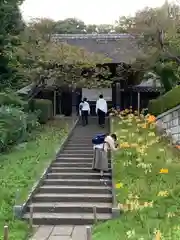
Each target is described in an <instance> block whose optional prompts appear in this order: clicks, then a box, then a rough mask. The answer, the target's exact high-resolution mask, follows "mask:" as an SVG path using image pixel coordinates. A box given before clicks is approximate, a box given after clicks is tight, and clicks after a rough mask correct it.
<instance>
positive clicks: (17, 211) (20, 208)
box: [13, 118, 79, 219]
mask: <svg viewBox="0 0 180 240" xmlns="http://www.w3.org/2000/svg"><path fill="white" fill-rule="evenodd" d="M78 121H79V118H78V119H77V120H76V121H75V122H74V124H73V126H72V128H71V129H70V131H69V133H68V135H67V136H66V137H65V138H64V140H63V141H62V143H61V146H60V147H58V149H57V150H56V151H55V156H57V154H60V153H61V152H62V151H63V149H64V147H65V145H66V143H67V141H68V140H69V138H70V137H71V135H72V133H73V130H74V128H75V127H76V125H77V123H78ZM54 161H55V160H53V161H52V162H51V163H50V164H49V166H48V167H47V168H46V169H45V170H44V172H43V174H42V175H41V177H40V179H39V180H38V181H37V182H36V183H35V184H34V186H33V187H32V189H31V191H30V193H29V195H28V197H27V199H26V200H25V202H24V203H23V204H22V205H14V207H13V213H14V216H15V217H16V218H18V219H21V218H22V216H23V214H24V212H25V211H26V209H27V206H28V204H29V202H30V201H31V199H32V197H33V195H34V194H35V193H36V191H37V190H38V188H39V186H40V185H41V184H42V182H43V180H44V179H45V178H46V176H47V174H48V171H49V169H50V167H51V165H52V163H53V162H54Z"/></svg>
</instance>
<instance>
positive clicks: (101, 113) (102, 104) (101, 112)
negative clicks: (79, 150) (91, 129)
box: [96, 94, 107, 127]
mask: <svg viewBox="0 0 180 240" xmlns="http://www.w3.org/2000/svg"><path fill="white" fill-rule="evenodd" d="M106 113H107V102H106V100H105V99H104V98H103V95H102V94H101V95H100V96H99V99H98V100H97V102H96V114H97V115H98V123H99V125H100V126H102V127H103V126H104V125H105V117H106Z"/></svg>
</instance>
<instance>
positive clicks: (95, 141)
mask: <svg viewBox="0 0 180 240" xmlns="http://www.w3.org/2000/svg"><path fill="white" fill-rule="evenodd" d="M105 137H106V134H97V135H96V136H95V137H93V139H92V144H94V145H98V144H102V143H104V139H105Z"/></svg>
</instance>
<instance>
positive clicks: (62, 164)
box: [51, 161, 111, 169]
mask: <svg viewBox="0 0 180 240" xmlns="http://www.w3.org/2000/svg"><path fill="white" fill-rule="evenodd" d="M51 166H52V167H63V168H72V167H75V168H81V169H83V168H91V169H92V161H90V162H85V163H84V162H82V161H80V162H79V161H78V162H74V161H72V162H65V161H63V162H54V163H53V164H52V165H51ZM110 167H111V164H110V163H109V168H110Z"/></svg>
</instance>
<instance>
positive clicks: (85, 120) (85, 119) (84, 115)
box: [81, 111, 88, 126]
mask: <svg viewBox="0 0 180 240" xmlns="http://www.w3.org/2000/svg"><path fill="white" fill-rule="evenodd" d="M81 117H82V125H83V126H85V125H87V124H88V111H81Z"/></svg>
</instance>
